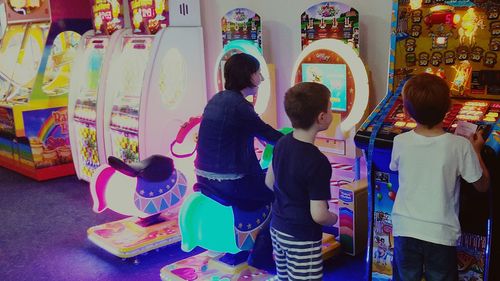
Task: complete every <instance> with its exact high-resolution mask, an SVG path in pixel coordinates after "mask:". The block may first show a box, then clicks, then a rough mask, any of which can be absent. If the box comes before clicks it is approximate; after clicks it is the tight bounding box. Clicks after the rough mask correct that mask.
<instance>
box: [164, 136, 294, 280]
mask: <svg viewBox="0 0 500 281" xmlns="http://www.w3.org/2000/svg"><path fill="white" fill-rule="evenodd" d="M281 131H282V132H283V133H290V132H291V129H288V128H286V129H282V130H281ZM272 149H273V147H272V146H271V145H267V146H266V148H265V150H264V152H263V158H262V159H261V167H263V169H265V168H267V166H268V165H269V162H270V160H271V157H272ZM194 189H195V191H198V192H194V193H192V194H190V195H188V196H187V198H186V200H184V202H183V203H182V207H181V209H180V211H179V227H180V230H181V234H182V245H181V248H182V250H183V251H186V252H190V251H192V250H193V249H194V248H195V247H201V248H204V249H207V250H209V251H207V252H203V253H201V254H198V255H195V256H192V257H189V258H186V259H184V260H181V261H178V262H175V263H173V264H170V265H167V266H165V267H163V268H162V269H161V272H160V275H161V278H162V280H186V278H190V277H189V276H193V275H196V276H197V277H198V278H200V280H214V278H230V279H231V280H243V279H248V278H250V279H248V280H270V279H271V278H273V275H271V274H270V273H268V272H266V271H263V270H259V269H256V268H254V267H251V266H249V265H248V264H247V263H246V257H247V255H248V251H250V250H252V249H253V246H254V243H255V240H256V238H257V235H258V233H259V232H260V231H261V230H262V229H263V228H265V226H266V225H267V224H268V223H270V214H271V213H270V212H271V204H269V205H266V206H263V207H262V208H260V209H256V210H243V209H240V208H238V207H236V206H233V205H232V204H231V203H230V202H226V201H225V200H224V199H223V198H216V197H213V196H211V197H208V196H205V195H203V194H202V193H201V192H199V190H198V189H199V188H198V184H197V185H195V188H194Z"/></svg>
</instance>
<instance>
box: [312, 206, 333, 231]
mask: <svg viewBox="0 0 500 281" xmlns="http://www.w3.org/2000/svg"><path fill="white" fill-rule="evenodd" d="M310 202H311V216H312V218H313V220H314V221H315V222H316V223H318V224H321V225H327V226H332V225H334V224H335V223H336V222H337V215H336V214H334V213H331V212H330V211H328V202H327V201H326V200H310Z"/></svg>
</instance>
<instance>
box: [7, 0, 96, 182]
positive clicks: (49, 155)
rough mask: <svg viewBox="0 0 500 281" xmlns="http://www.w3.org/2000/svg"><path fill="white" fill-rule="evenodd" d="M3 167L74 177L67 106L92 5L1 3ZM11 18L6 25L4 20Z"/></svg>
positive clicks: (52, 0)
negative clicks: (71, 81) (73, 72)
mask: <svg viewBox="0 0 500 281" xmlns="http://www.w3.org/2000/svg"><path fill="white" fill-rule="evenodd" d="M0 7H2V8H0V15H2V14H4V12H2V11H1V10H4V11H5V16H6V18H4V17H3V16H0V18H1V19H0V23H1V25H2V28H3V25H4V23H5V22H6V24H7V27H6V29H5V32H4V33H3V32H2V33H3V38H2V40H1V47H0V165H1V166H3V167H6V168H9V169H12V170H14V171H16V172H19V173H21V174H23V175H26V176H28V177H31V178H34V179H36V180H46V179H51V178H56V177H60V176H65V175H70V174H73V173H74V168H73V163H72V156H71V149H70V143H69V136H68V123H67V102H68V88H69V76H70V71H71V65H72V62H73V59H74V56H75V50H76V48H77V46H78V43H79V40H80V37H81V34H83V33H84V32H86V31H87V30H89V29H90V28H91V15H90V11H91V10H90V5H89V3H87V2H86V1H77V2H75V3H69V2H68V1H64V0H41V1H19V0H2V1H0ZM4 19H6V21H4Z"/></svg>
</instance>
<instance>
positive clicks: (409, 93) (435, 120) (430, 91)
mask: <svg viewBox="0 0 500 281" xmlns="http://www.w3.org/2000/svg"><path fill="white" fill-rule="evenodd" d="M403 101H404V107H405V110H406V112H407V113H408V114H410V116H411V117H412V118H413V119H415V121H417V122H418V123H419V124H422V125H424V126H427V128H432V127H434V126H436V125H437V124H439V123H440V122H441V121H443V119H444V117H445V115H446V113H447V112H448V110H449V109H450V105H451V99H450V87H449V86H448V83H446V81H444V80H443V79H442V78H440V77H438V76H436V75H432V74H429V73H420V74H417V75H415V76H413V77H412V78H410V80H408V81H407V82H406V84H405V85H404V87H403Z"/></svg>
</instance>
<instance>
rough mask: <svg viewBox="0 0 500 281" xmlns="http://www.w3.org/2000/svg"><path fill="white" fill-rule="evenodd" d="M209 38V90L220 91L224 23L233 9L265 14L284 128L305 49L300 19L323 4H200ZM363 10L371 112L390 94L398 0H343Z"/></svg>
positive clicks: (278, 0)
mask: <svg viewBox="0 0 500 281" xmlns="http://www.w3.org/2000/svg"><path fill="white" fill-rule="evenodd" d="M200 1H201V11H202V12H201V13H202V14H201V17H202V26H203V29H204V31H203V32H204V37H205V60H206V67H207V91H208V93H209V96H211V95H213V93H214V91H215V90H214V89H215V86H214V83H213V80H214V79H213V75H214V66H215V63H216V62H215V60H216V59H217V56H218V55H219V52H220V51H221V49H222V38H221V36H222V35H221V27H220V20H221V18H222V16H223V15H224V14H225V13H226V12H227V11H229V10H232V9H234V8H248V9H251V10H253V11H255V12H256V13H257V14H259V15H260V16H261V20H262V29H263V31H262V33H263V35H262V36H263V39H262V41H263V51H264V57H265V59H266V61H267V62H268V63H272V64H275V66H276V80H277V81H276V93H277V98H278V115H279V116H280V118H279V120H278V122H279V123H278V124H279V126H284V125H287V124H288V119H287V118H286V115H285V114H284V110H283V106H282V104H283V95H284V93H285V91H286V90H287V89H288V88H289V87H290V77H291V75H292V67H293V64H294V63H295V59H296V58H297V57H298V55H299V54H300V51H301V46H300V15H301V14H302V13H303V12H304V11H305V10H306V9H307V8H308V7H310V6H311V5H313V4H316V3H320V2H322V1H321V0H316V1H313V0H200ZM339 2H342V3H345V4H347V5H350V6H351V7H353V8H355V9H357V10H358V12H359V18H360V49H361V54H360V55H361V58H362V59H363V61H364V63H365V65H366V67H367V69H369V70H370V82H371V91H370V92H371V93H370V95H371V98H370V109H369V110H370V111H371V109H372V108H373V107H374V106H375V105H376V104H377V103H378V101H380V100H381V99H382V98H383V97H384V96H385V94H386V92H387V76H388V57H389V44H390V24H391V23H390V20H391V14H392V12H391V11H392V0H342V1H339Z"/></svg>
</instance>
